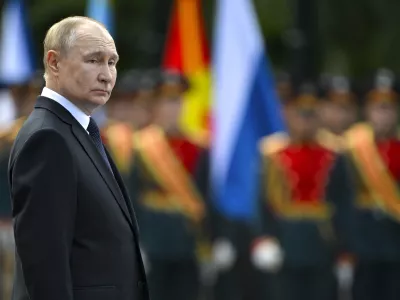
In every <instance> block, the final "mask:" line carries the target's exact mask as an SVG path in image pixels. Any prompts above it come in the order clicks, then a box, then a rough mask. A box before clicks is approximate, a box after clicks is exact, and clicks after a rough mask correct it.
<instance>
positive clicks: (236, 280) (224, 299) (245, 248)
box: [213, 222, 269, 300]
mask: <svg viewBox="0 0 400 300" xmlns="http://www.w3.org/2000/svg"><path fill="white" fill-rule="evenodd" d="M231 226H234V232H235V240H234V241H233V244H234V246H235V249H236V251H237V260H236V263H235V264H234V266H233V268H232V269H231V270H229V271H227V272H223V273H220V274H219V275H218V279H217V282H216V285H215V288H214V297H213V299H214V300H264V299H269V298H266V296H265V295H266V294H265V291H266V290H267V291H268V290H269V288H268V287H266V285H267V283H268V280H266V277H267V276H266V275H265V274H262V273H261V272H259V271H257V270H256V268H255V267H254V266H253V264H252V263H251V261H250V247H251V243H252V242H253V238H254V237H253V235H252V233H251V229H250V226H248V225H247V224H245V223H240V222H234V224H232V225H231Z"/></svg>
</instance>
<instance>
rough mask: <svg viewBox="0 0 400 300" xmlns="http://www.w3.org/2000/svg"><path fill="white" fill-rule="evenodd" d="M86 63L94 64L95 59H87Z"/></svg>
mask: <svg viewBox="0 0 400 300" xmlns="http://www.w3.org/2000/svg"><path fill="white" fill-rule="evenodd" d="M88 62H89V63H91V64H95V63H97V59H89V60H88Z"/></svg>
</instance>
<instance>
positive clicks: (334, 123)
mask: <svg viewBox="0 0 400 300" xmlns="http://www.w3.org/2000/svg"><path fill="white" fill-rule="evenodd" d="M330 81H331V82H330V85H329V87H328V89H327V91H326V93H325V95H324V99H323V100H324V101H322V105H321V108H320V118H321V123H322V126H323V128H321V129H320V130H319V131H318V139H320V141H321V142H322V143H324V144H325V143H326V144H329V147H336V148H337V149H338V150H340V149H341V148H343V147H344V146H345V141H344V136H343V134H344V132H345V131H346V130H347V129H349V128H350V126H352V125H353V124H354V123H355V122H356V121H357V118H358V109H357V103H356V100H357V99H356V95H355V94H354V93H352V92H351V90H350V82H349V80H348V79H347V78H346V77H343V76H334V77H333V78H331V80H330Z"/></svg>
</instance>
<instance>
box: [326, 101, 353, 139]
mask: <svg viewBox="0 0 400 300" xmlns="http://www.w3.org/2000/svg"><path fill="white" fill-rule="evenodd" d="M321 119H322V121H323V123H324V125H325V126H326V127H327V128H328V129H329V130H332V131H333V132H335V133H337V134H341V133H342V132H343V131H345V130H346V129H347V128H348V127H349V126H350V125H351V124H353V123H354V122H355V121H356V119H357V111H356V109H355V108H354V107H351V106H348V105H341V104H337V103H326V104H325V105H324V106H323V107H322V109H321Z"/></svg>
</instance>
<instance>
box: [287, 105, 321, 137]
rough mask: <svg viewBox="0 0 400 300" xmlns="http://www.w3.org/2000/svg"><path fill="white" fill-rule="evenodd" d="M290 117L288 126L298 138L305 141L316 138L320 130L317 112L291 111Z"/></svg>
mask: <svg viewBox="0 0 400 300" xmlns="http://www.w3.org/2000/svg"><path fill="white" fill-rule="evenodd" d="M287 117H288V125H289V128H290V129H291V132H293V133H294V134H295V135H296V137H298V138H301V139H303V140H311V139H313V138H314V135H315V132H316V130H317V128H318V118H317V114H316V111H315V110H302V109H292V110H290V112H289V114H288V115H287Z"/></svg>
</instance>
